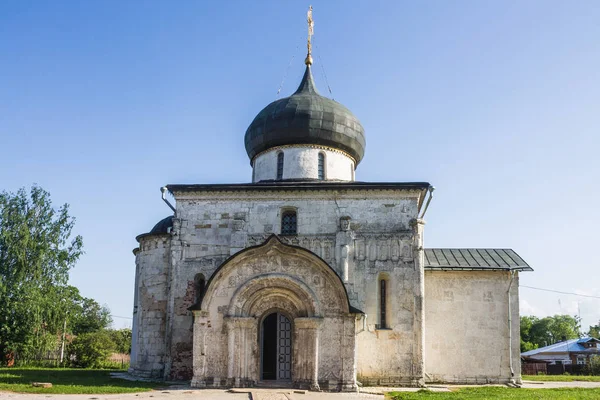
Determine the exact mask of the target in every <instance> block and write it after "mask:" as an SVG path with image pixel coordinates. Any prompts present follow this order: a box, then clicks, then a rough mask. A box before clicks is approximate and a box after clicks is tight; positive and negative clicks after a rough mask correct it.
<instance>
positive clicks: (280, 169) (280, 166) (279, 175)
mask: <svg viewBox="0 0 600 400" xmlns="http://www.w3.org/2000/svg"><path fill="white" fill-rule="evenodd" d="M277 179H283V151H280V152H279V153H277Z"/></svg>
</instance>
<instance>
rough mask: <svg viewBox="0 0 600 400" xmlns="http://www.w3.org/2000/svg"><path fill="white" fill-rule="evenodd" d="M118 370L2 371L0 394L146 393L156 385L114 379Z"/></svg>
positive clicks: (157, 384) (55, 369)
mask: <svg viewBox="0 0 600 400" xmlns="http://www.w3.org/2000/svg"><path fill="white" fill-rule="evenodd" d="M111 372H118V371H115V370H102V369H69V368H0V391H3V390H4V391H11V392H22V393H54V394H109V393H132V392H146V391H149V390H152V389H154V388H156V387H158V386H159V385H160V384H159V383H156V382H133V381H127V380H124V379H114V378H111V377H110V373H111ZM31 382H50V383H52V387H51V388H49V389H44V388H35V387H32V386H31Z"/></svg>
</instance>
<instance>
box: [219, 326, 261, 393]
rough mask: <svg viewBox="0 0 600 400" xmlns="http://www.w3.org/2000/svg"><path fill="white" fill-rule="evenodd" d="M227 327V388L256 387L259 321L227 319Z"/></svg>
mask: <svg viewBox="0 0 600 400" xmlns="http://www.w3.org/2000/svg"><path fill="white" fill-rule="evenodd" d="M225 324H226V326H227V343H228V345H227V346H228V359H227V386H233V387H249V386H254V384H255V383H256V380H257V376H256V365H257V360H256V357H255V355H256V351H254V344H255V343H256V338H257V335H256V333H257V320H256V318H253V317H226V318H225Z"/></svg>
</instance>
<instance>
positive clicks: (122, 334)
mask: <svg viewBox="0 0 600 400" xmlns="http://www.w3.org/2000/svg"><path fill="white" fill-rule="evenodd" d="M108 333H109V335H110V337H111V338H112V341H113V342H114V343H115V351H116V352H117V353H124V354H131V329H128V328H125V329H109V330H108Z"/></svg>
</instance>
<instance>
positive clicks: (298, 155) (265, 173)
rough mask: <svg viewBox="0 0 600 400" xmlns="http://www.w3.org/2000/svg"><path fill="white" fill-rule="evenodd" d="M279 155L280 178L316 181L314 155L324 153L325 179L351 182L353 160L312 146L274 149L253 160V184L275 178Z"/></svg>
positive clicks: (316, 157) (316, 162)
mask: <svg viewBox="0 0 600 400" xmlns="http://www.w3.org/2000/svg"><path fill="white" fill-rule="evenodd" d="M279 152H283V154H284V159H283V160H284V161H283V179H318V177H319V176H318V156H319V153H323V154H325V179H326V180H341V181H353V180H354V161H352V159H351V158H350V157H348V156H346V155H344V154H342V153H339V152H335V151H332V150H326V149H319V148H314V147H285V148H281V149H278V148H274V149H273V150H270V151H267V152H265V153H263V154H261V155H259V156H258V157H256V159H255V160H254V172H253V182H259V181H264V180H273V179H277V154H278V153H279Z"/></svg>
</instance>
